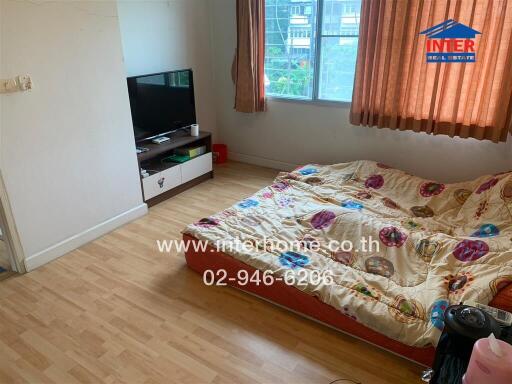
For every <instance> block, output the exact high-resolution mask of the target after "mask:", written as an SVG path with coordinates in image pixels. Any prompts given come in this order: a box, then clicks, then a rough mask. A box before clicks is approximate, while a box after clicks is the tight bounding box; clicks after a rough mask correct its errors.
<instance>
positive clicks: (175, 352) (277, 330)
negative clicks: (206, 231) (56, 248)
mask: <svg viewBox="0 0 512 384" xmlns="http://www.w3.org/2000/svg"><path fill="white" fill-rule="evenodd" d="M275 175H276V171H273V170H270V169H265V168H260V167H255V166H250V165H245V164H240V163H228V164H226V165H222V166H219V167H217V168H216V174H215V179H213V180H210V181H208V182H206V183H203V184H201V185H199V186H197V187H195V188H193V189H191V190H189V191H187V192H184V193H182V194H180V195H178V196H176V197H175V198H172V199H170V200H168V201H166V202H164V203H162V204H160V205H158V206H155V207H153V208H151V210H150V213H149V215H147V216H145V217H143V218H141V219H139V220H137V221H135V222H133V223H131V224H128V225H126V226H124V227H123V228H121V229H119V230H116V231H114V232H112V233H110V234H108V235H106V236H104V237H102V238H101V239H98V240H96V241H94V242H92V243H90V244H88V245H86V246H83V247H81V248H80V249H78V250H75V251H73V252H71V253H69V254H68V255H66V256H64V257H62V258H60V259H58V260H56V261H54V262H52V263H50V264H48V265H46V266H44V267H41V268H39V269H38V270H36V271H34V272H31V273H29V274H27V275H23V276H15V277H12V278H10V279H8V280H5V281H2V282H0V382H1V383H15V382H16V383H18V382H20V383H21V382H27V383H66V384H68V383H69V384H73V383H100V382H105V383H121V382H124V383H147V384H150V383H294V384H295V383H318V384H328V383H330V382H333V381H334V380H336V379H350V380H353V381H341V380H340V381H336V383H342V384H347V383H351V382H360V383H364V384H370V383H389V384H400V383H407V384H411V383H419V382H420V380H419V373H420V371H421V367H419V366H417V365H415V364H413V363H411V362H408V361H406V360H403V359H401V358H399V357H396V356H394V355H391V354H389V353H387V352H384V351H382V350H380V349H378V348H376V347H373V346H371V345H368V344H366V343H364V342H361V341H358V340H356V339H354V338H352V337H350V336H347V335H344V334H342V333H340V332H337V331H334V330H332V329H329V328H327V327H325V326H322V325H319V324H317V323H315V322H313V321H310V320H307V319H304V318H302V317H300V316H298V315H295V314H293V313H290V312H288V311H286V310H284V309H281V308H278V307H276V306H274V305H271V304H269V303H267V302H265V301H262V300H260V299H257V298H254V297H252V296H249V295H247V294H245V293H243V292H239V291H237V290H235V289H232V288H228V287H206V286H205V285H203V283H202V280H201V277H200V276H198V275H197V274H195V273H194V272H192V271H190V270H188V269H187V267H186V264H185V261H184V257H183V255H182V254H171V255H169V254H160V253H158V251H157V248H156V240H157V239H175V238H179V237H180V230H181V229H182V228H183V227H184V226H185V225H186V224H187V223H190V222H193V221H195V220H197V219H199V218H202V217H204V216H207V215H209V214H211V213H214V212H216V211H218V210H220V209H223V208H226V207H227V206H229V205H231V204H232V203H234V202H235V201H237V200H240V199H242V198H243V197H245V196H247V195H250V194H252V193H253V192H255V191H256V190H257V189H259V188H261V187H263V186H264V185H267V184H269V183H270V181H271V180H272V179H273V177H274V176H275Z"/></svg>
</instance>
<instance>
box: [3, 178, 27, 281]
mask: <svg viewBox="0 0 512 384" xmlns="http://www.w3.org/2000/svg"><path fill="white" fill-rule="evenodd" d="M0 226H1V227H2V240H3V241H4V242H5V244H6V246H7V252H8V253H9V258H10V261H11V268H12V270H13V271H14V272H18V273H25V272H27V270H26V268H25V263H24V260H25V253H24V252H23V247H22V245H21V240H20V237H19V234H18V230H17V229H16V224H15V221H14V216H13V215H12V209H11V204H10V202H9V197H8V195H7V189H6V188H5V183H4V179H3V176H2V171H1V170H0Z"/></svg>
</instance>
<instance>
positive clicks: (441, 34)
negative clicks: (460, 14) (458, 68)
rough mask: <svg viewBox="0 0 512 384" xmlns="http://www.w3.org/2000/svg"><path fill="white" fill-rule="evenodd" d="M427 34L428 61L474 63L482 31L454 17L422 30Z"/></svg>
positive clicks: (421, 33)
mask: <svg viewBox="0 0 512 384" xmlns="http://www.w3.org/2000/svg"><path fill="white" fill-rule="evenodd" d="M420 35H426V36H427V63H474V62H475V61H476V52H475V37H476V35H481V33H480V32H478V31H476V30H474V29H473V28H470V27H468V26H467V25H464V24H461V23H459V22H457V21H455V20H453V19H450V20H446V21H445V22H443V23H441V24H437V25H434V26H433V27H431V28H428V29H425V30H424V31H423V32H420Z"/></svg>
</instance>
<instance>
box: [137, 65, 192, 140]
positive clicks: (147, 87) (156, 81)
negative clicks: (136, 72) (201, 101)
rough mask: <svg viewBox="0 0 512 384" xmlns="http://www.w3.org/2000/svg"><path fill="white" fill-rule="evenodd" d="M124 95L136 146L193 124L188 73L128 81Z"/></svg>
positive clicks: (188, 71)
mask: <svg viewBox="0 0 512 384" xmlns="http://www.w3.org/2000/svg"><path fill="white" fill-rule="evenodd" d="M128 94H129V96H130V108H131V111H132V121H133V128H134V132H135V141H137V142H141V141H144V140H149V139H152V138H155V137H157V136H160V135H164V134H166V133H170V132H172V131H175V130H177V129H180V128H185V127H188V126H190V125H191V124H195V123H196V108H195V100H194V80H193V76H192V70H190V69H188V70H182V71H172V72H163V73H155V74H151V75H143V76H133V77H129V78H128Z"/></svg>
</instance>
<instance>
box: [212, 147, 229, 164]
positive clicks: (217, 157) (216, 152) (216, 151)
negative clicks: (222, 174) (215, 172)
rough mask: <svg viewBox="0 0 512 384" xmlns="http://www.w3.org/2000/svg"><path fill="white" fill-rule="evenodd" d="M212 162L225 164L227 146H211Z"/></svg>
mask: <svg viewBox="0 0 512 384" xmlns="http://www.w3.org/2000/svg"><path fill="white" fill-rule="evenodd" d="M212 152H213V162H214V163H216V164H222V163H225V162H226V161H227V160H228V146H227V145H226V144H213V151H212Z"/></svg>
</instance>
